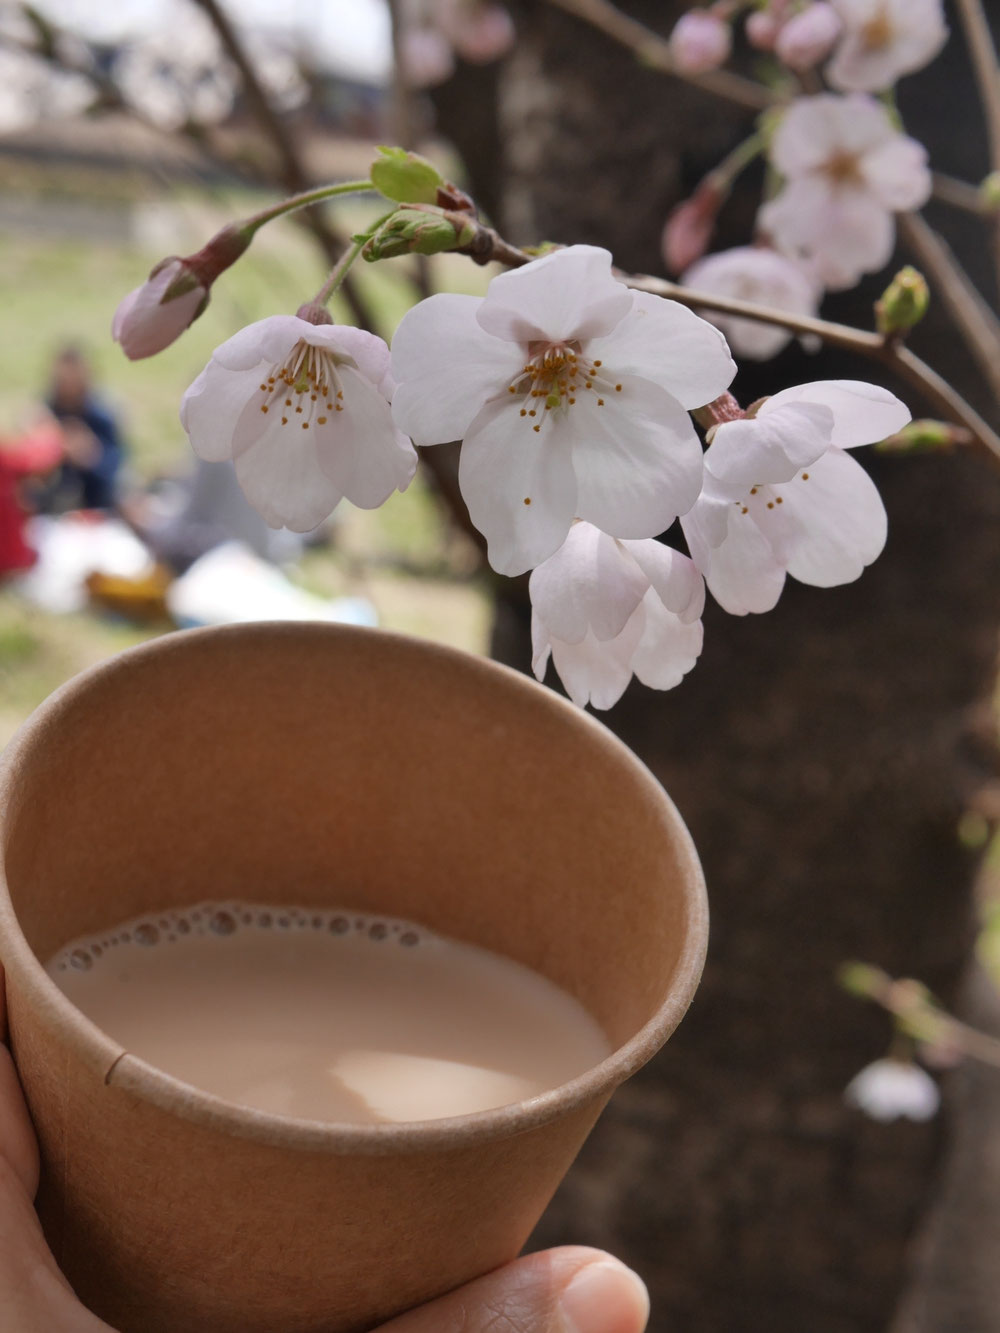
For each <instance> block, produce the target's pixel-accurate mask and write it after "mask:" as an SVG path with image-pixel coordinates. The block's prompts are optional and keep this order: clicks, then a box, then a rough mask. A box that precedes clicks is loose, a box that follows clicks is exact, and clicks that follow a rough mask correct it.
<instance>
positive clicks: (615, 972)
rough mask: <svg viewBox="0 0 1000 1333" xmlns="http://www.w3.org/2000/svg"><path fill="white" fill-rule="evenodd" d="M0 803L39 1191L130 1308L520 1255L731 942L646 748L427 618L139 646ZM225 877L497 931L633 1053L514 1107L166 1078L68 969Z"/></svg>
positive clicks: (453, 1273)
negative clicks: (286, 1096)
mask: <svg viewBox="0 0 1000 1333" xmlns="http://www.w3.org/2000/svg"><path fill="white" fill-rule="evenodd" d="M0 811H2V818H3V827H2V857H3V872H4V881H5V887H4V886H0V952H2V957H3V963H4V965H5V967H6V969H7V985H8V989H9V1001H10V1023H11V1039H12V1044H13V1049H14V1055H15V1059H16V1061H17V1065H18V1068H19V1069H20V1072H21V1077H22V1079H23V1081H24V1085H25V1089H26V1092H27V1097H28V1102H29V1104H30V1107H31V1112H32V1115H33V1117H34V1121H35V1125H36V1128H37V1130H38V1135H39V1138H40V1140H41V1147H42V1160H43V1182H42V1189H41V1193H40V1196H39V1210H40V1213H41V1215H42V1218H43V1223H44V1226H45V1230H46V1234H47V1236H48V1238H49V1240H50V1242H51V1244H52V1247H53V1249H54V1251H55V1254H56V1257H57V1259H58V1260H59V1263H60V1264H61V1265H62V1267H63V1269H64V1270H65V1272H66V1274H67V1275H68V1277H69V1280H70V1281H71V1282H72V1284H73V1286H74V1287H75V1289H76V1290H77V1292H78V1293H79V1295H80V1297H81V1298H82V1299H83V1301H84V1303H85V1304H86V1305H88V1306H89V1307H90V1308H91V1309H92V1310H94V1311H95V1312H96V1313H97V1314H99V1315H101V1316H102V1317H103V1318H104V1319H106V1320H108V1321H109V1322H110V1323H111V1324H112V1325H113V1326H114V1327H115V1328H116V1329H120V1330H122V1333H178V1331H179V1330H184V1333H358V1331H359V1330H367V1329H370V1328H372V1327H373V1326H375V1325H377V1324H378V1323H380V1322H381V1321H382V1320H384V1319H387V1318H388V1317H390V1316H391V1315H393V1314H395V1313H398V1312H399V1311H400V1310H403V1309H406V1308H408V1307H410V1306H413V1305H416V1304H418V1303H420V1302H422V1301H425V1300H428V1299H429V1298H431V1297H433V1296H436V1295H438V1294H440V1293H442V1292H444V1291H447V1290H449V1289H450V1288H453V1287H455V1286H457V1285H459V1284H460V1283H462V1282H465V1281H467V1280H468V1279H470V1278H473V1277H475V1276H477V1275H478V1274H481V1273H483V1272H485V1271H487V1270H489V1269H491V1268H493V1267H495V1266H496V1265H498V1264H502V1263H504V1262H506V1261H508V1260H510V1259H511V1258H513V1257H514V1256H515V1255H516V1254H517V1253H518V1251H519V1250H520V1248H521V1246H522V1245H523V1244H524V1241H525V1239H526V1237H527V1236H528V1234H529V1232H530V1231H531V1229H532V1227H533V1226H534V1224H535V1222H536V1221H537V1219H538V1217H539V1215H540V1214H541V1212H542V1210H543V1208H544V1207H545V1205H546V1203H547V1202H548V1200H549V1198H550V1197H551V1195H552V1193H553V1191H554V1190H555V1188H556V1186H557V1184H558V1183H559V1180H560V1178H561V1177H562V1175H563V1174H564V1172H565V1171H566V1169H567V1168H568V1166H569V1164H570V1162H571V1161H572V1160H573V1158H574V1156H575V1155H576V1153H577V1151H578V1149H579V1148H580V1145H581V1143H582V1142H583V1139H584V1138H585V1136H586V1134H587V1133H588V1131H589V1130H590V1128H591V1126H592V1125H593V1123H594V1120H595V1119H596V1118H597V1115H598V1113H599V1112H600V1110H601V1108H602V1107H603V1106H604V1104H605V1102H606V1101H607V1099H608V1097H609V1096H610V1095H611V1093H612V1091H613V1090H614V1088H615V1087H617V1085H618V1084H620V1083H621V1082H622V1081H623V1080H624V1079H626V1078H627V1077H628V1076H629V1075H630V1074H632V1073H633V1072H634V1071H635V1070H636V1069H638V1068H639V1066H640V1065H642V1064H643V1063H645V1061H647V1060H648V1059H649V1058H650V1056H652V1055H653V1053H654V1052H655V1051H656V1050H657V1049H658V1048H659V1047H660V1046H661V1045H662V1043H663V1042H664V1041H665V1040H666V1038H667V1037H668V1036H669V1035H670V1033H671V1032H672V1031H673V1029H674V1028H675V1027H676V1025H677V1023H678V1022H679V1021H680V1019H681V1017H682V1016H683V1014H684V1011H685V1010H686V1008H687V1007H688V1004H689V1003H690V1001H691V997H692V995H693V993H694V989H695V986H696V984H697V981H698V977H699V974H700V971H701V966H702V962H703V958H704V952H705V943H706V934H707V917H706V907H705V896H704V886H703V883H702V878H701V873H700V870H699V867H698V862H697V859H696V856H695V852H694V849H693V847H692V845H691V842H690V840H689V838H688V835H687V833H686V831H685V829H684V826H683V824H682V823H681V820H680V818H679V816H678V814H677V812H676V810H675V809H674V807H673V805H672V804H671V802H670V801H669V799H668V798H667V797H666V796H665V795H664V793H663V791H662V789H661V788H660V787H659V785H658V784H657V783H656V782H655V780H654V779H653V778H652V776H651V775H650V774H649V773H648V772H647V770H646V769H645V768H644V767H643V766H642V765H641V764H640V763H639V762H638V760H637V759H635V758H634V756H633V755H632V754H631V753H630V752H629V751H628V750H627V749H626V748H625V747H624V746H623V745H621V744H620V743H619V742H618V741H617V740H616V739H615V738H614V737H613V736H612V735H611V734H610V733H609V732H608V731H606V730H605V729H604V728H603V727H602V726H601V725H599V724H598V723H597V722H595V721H594V720H593V719H592V718H590V717H588V716H586V715H585V714H584V713H582V712H580V711H578V710H577V709H575V708H573V707H572V706H571V705H570V704H567V703H566V702H565V701H564V700H562V699H560V698H559V697H557V696H556V695H555V694H553V693H551V692H549V691H547V690H544V689H542V688H541V687H539V686H537V685H535V684H534V683H533V682H531V681H529V680H526V679H525V678H523V677H521V676H519V675H517V674H516V673H514V672H512V671H508V670H506V669H505V668H503V667H499V666H496V665H493V664H492V663H489V662H486V661H482V660H479V659H476V658H473V657H470V656H467V655H465V654H462V653H458V652H454V651H451V650H448V649H444V648H439V647H434V646H432V645H430V644H427V643H423V642H419V641H417V640H412V639H407V638H402V637H398V636H396V635H391V634H383V633H378V632H374V631H371V630H356V629H348V628H343V627H340V626H316V625H297V624H282V625H266V624H265V625H254V626H233V627H229V628H225V629H213V630H196V631H192V632H189V633H184V634H173V635H169V636H167V637H165V638H162V639H159V640H157V641H155V642H153V643H150V644H147V645H144V646H143V647H140V648H137V649H134V650H132V651H130V652H126V653H123V654H122V655H121V656H119V657H116V658H114V659H112V660H111V661H109V662H107V663H105V664H104V665H102V666H99V667H96V668H95V669H93V670H91V671H89V672H86V673H85V674H83V675H82V676H79V677H77V678H76V679H75V680H73V681H71V682H70V683H69V684H68V685H66V686H65V687H63V689H61V690H59V691H58V692H57V693H56V694H55V695H53V696H52V698H51V699H49V700H48V702H47V703H45V704H44V705H43V706H42V707H41V708H40V709H39V710H38V711H37V712H36V713H35V715H34V717H33V718H32V719H31V720H30V721H29V722H28V723H27V725H26V726H25V727H24V728H23V729H22V730H21V732H20V733H19V735H18V736H17V738H16V739H15V740H14V742H13V743H12V744H11V746H10V747H9V749H8V751H7V753H6V756H5V759H4V761H3V765H2V769H0ZM225 898H240V899H245V900H255V901H262V902H269V903H279V902H281V903H288V904H290V905H292V904H295V905H301V906H307V907H308V906H317V907H345V908H353V909H356V910H358V911H360V912H365V913H379V914H385V915H387V916H392V917H401V918H406V919H409V920H413V921H416V922H419V923H422V924H424V925H426V926H428V927H430V928H431V929H432V930H436V931H438V932H440V933H441V934H444V935H449V936H453V937H457V938H459V939H462V940H467V941H471V942H473V943H475V944H478V945H483V946H486V947H488V948H491V949H494V950H498V951H499V952H501V953H504V954H507V955H509V956H510V957H512V958H515V959H517V960H518V961H519V962H521V963H525V964H527V965H528V966H529V967H533V968H535V969H537V970H539V971H541V972H542V973H544V974H545V975H546V976H548V977H550V978H551V979H552V980H553V981H555V982H557V983H558V984H559V985H561V986H563V987H565V988H567V989H568V990H569V991H570V992H572V993H573V994H574V995H576V996H577V997H578V998H579V999H580V1000H581V1001H582V1002H583V1003H584V1004H585V1005H586V1006H587V1008H588V1009H589V1010H590V1011H591V1012H592V1013H593V1014H594V1016H595V1017H596V1018H597V1019H598V1020H599V1021H600V1022H601V1023H602V1025H603V1026H604V1028H605V1030H606V1032H607V1033H608V1035H609V1036H610V1038H611V1040H612V1042H613V1043H614V1046H615V1048H616V1049H615V1050H614V1053H613V1054H612V1055H611V1056H610V1057H609V1058H608V1059H607V1060H605V1061H604V1062H603V1063H602V1064H600V1065H598V1066H597V1067H596V1068H594V1069H591V1070H590V1071H589V1072H588V1073H586V1074H584V1075H583V1076H582V1077H580V1078H578V1079H576V1080H574V1081H573V1082H572V1083H567V1084H565V1085H563V1086H562V1087H559V1088H557V1089H556V1090H555V1091H553V1092H549V1093H546V1094H544V1095H543V1096H539V1097H534V1098H531V1099H530V1100H527V1101H524V1102H520V1103H517V1104H515V1105H511V1106H506V1107H502V1108H500V1109H498V1110H493V1111H486V1112H480V1113H477V1114H475V1115H468V1116H462V1117H454V1118H451V1119H444V1120H435V1121H424V1122H421V1123H413V1124H392V1125H391V1124H386V1125H376V1126H366V1125H362V1126H349V1125H322V1124H316V1123H310V1122H306V1121H299V1120H292V1119H287V1118H282V1117H279V1116H272V1115H268V1114H264V1113H260V1112H255V1111H253V1110H249V1109H246V1108H243V1107H239V1106H236V1105H233V1104H230V1103H228V1102H225V1101H222V1100H220V1099H218V1098H214V1097H211V1096H208V1095H206V1094H204V1093H202V1092H200V1091H198V1090H196V1089H195V1088H192V1087H189V1086H187V1085H185V1084H183V1083H180V1082H178V1081H176V1080H174V1079H172V1078H170V1077H168V1076H167V1075H165V1074H163V1073H161V1072H159V1071H158V1070H157V1069H155V1068H153V1067H152V1066H150V1065H147V1064H145V1063H144V1062H143V1061H142V1060H140V1059H138V1058H136V1057H135V1056H133V1055H130V1054H129V1053H128V1052H126V1051H124V1050H122V1049H121V1047H120V1046H118V1045H117V1044H116V1043H115V1042H113V1041H112V1040H110V1039H109V1038H108V1037H106V1036H105V1035H104V1034H103V1033H102V1032H100V1031H99V1030H98V1029H97V1028H95V1027H94V1026H93V1025H92V1024H91V1023H90V1022H89V1021H88V1020H87V1019H85V1018H84V1017H83V1016H82V1014H81V1013H80V1012H79V1011H78V1010H76V1009H75V1008H74V1007H73V1006H72V1005H71V1004H70V1003H69V1001H68V1000H66V998H65V997H64V996H63V995H62V994H61V992H59V991H58V990H57V988H56V987H55V986H54V985H53V983H52V982H51V981H50V980H49V978H48V976H47V975H46V973H45V972H44V970H43V968H42V962H43V961H44V960H46V959H48V958H49V957H50V956H51V955H52V954H53V953H54V952H55V951H56V950H57V949H59V948H60V947H61V946H62V945H63V944H65V943H66V942H67V941H69V940H70V939H72V938H74V937H76V936H79V935H84V934H88V933H91V932H96V931H98V930H101V929H104V928H106V927H108V926H111V925H114V924H116V923H117V922H120V921H122V920H124V919H126V918H130V917H135V916H138V915H140V914H142V913H145V912H149V911H156V910H157V909H161V908H172V907H181V906H189V905H191V904H193V903H195V902H197V901H199V900H203V899H225Z"/></svg>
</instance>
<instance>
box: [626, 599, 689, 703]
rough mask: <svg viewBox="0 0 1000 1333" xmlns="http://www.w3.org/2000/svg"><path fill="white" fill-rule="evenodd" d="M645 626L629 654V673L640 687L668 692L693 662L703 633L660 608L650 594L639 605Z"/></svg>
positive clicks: (678, 682) (657, 601)
mask: <svg viewBox="0 0 1000 1333" xmlns="http://www.w3.org/2000/svg"><path fill="white" fill-rule="evenodd" d="M643 609H644V611H645V613H646V624H645V628H644V629H643V633H642V638H641V639H640V640H639V643H638V645H637V647H636V649H635V652H634V653H633V654H632V670H633V671H634V672H635V675H636V677H637V678H638V679H639V680H641V681H642V683H643V685H648V686H649V687H650V689H654V690H672V689H673V688H674V687H675V686H676V685H679V684H680V683H681V681H682V680H683V679H684V677H685V676H686V675H687V673H688V672H689V671H690V670H691V668H692V667H693V666H694V664H695V662H697V660H698V658H699V656H700V654H701V648H702V643H703V642H704V637H705V635H704V630H703V629H702V624H701V621H700V620H697V619H696V620H695V621H694V623H693V624H685V622H684V621H683V620H681V618H680V617H679V616H676V615H674V614H673V613H672V612H670V611H668V610H667V609H666V607H664V606H663V605H662V603H661V602H660V600H659V598H658V597H657V596H656V594H655V592H653V591H652V590H650V592H649V593H647V595H646V599H645V601H644V602H643Z"/></svg>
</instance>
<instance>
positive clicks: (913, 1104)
mask: <svg viewBox="0 0 1000 1333" xmlns="http://www.w3.org/2000/svg"><path fill="white" fill-rule="evenodd" d="M844 1100H845V1101H846V1102H847V1104H848V1105H849V1106H856V1107H857V1108H858V1110H859V1111H864V1113H865V1115H868V1116H871V1118H872V1119H873V1120H881V1121H884V1122H887V1121H890V1120H898V1119H899V1117H900V1116H905V1117H906V1118H907V1119H909V1120H930V1119H931V1118H932V1117H933V1116H934V1114H935V1113H936V1112H937V1109H938V1107H939V1106H940V1105H941V1094H940V1092H939V1091H938V1086H937V1084H936V1083H935V1082H934V1080H933V1079H932V1078H931V1076H930V1074H928V1073H927V1072H926V1071H925V1070H923V1069H921V1068H920V1066H919V1065H916V1064H913V1063H912V1062H910V1061H907V1060H876V1061H874V1062H873V1063H872V1064H870V1065H866V1066H865V1068H864V1069H862V1071H861V1072H860V1074H855V1076H854V1078H852V1079H851V1081H850V1083H849V1084H848V1085H847V1087H846V1089H845V1090H844Z"/></svg>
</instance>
